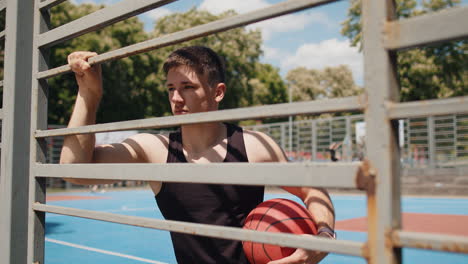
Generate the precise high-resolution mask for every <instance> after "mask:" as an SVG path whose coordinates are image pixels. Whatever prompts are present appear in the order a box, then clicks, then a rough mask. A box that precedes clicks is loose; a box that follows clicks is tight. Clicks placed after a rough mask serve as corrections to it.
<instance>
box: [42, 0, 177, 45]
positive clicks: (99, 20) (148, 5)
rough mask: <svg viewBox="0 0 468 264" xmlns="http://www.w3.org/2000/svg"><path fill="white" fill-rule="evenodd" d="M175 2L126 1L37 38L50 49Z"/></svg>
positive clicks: (157, 0) (152, 0)
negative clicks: (55, 45)
mask: <svg viewBox="0 0 468 264" xmlns="http://www.w3.org/2000/svg"><path fill="white" fill-rule="evenodd" d="M174 1H175V0H125V1H121V2H118V3H116V4H114V5H111V6H109V7H105V8H103V9H101V10H98V11H96V12H94V13H91V14H89V15H87V16H84V17H81V18H79V19H76V20H74V21H72V22H69V23H67V24H65V25H62V26H60V27H57V28H55V29H52V30H50V31H47V32H45V33H43V34H40V35H39V36H38V37H37V41H38V42H37V43H38V44H37V45H38V46H39V47H44V48H45V47H50V46H52V45H54V44H57V43H60V42H63V41H66V40H69V39H72V38H75V37H78V36H81V35H83V34H86V33H88V32H92V31H95V30H98V29H101V28H104V27H106V26H108V25H111V24H114V23H117V22H119V21H122V20H125V19H127V18H129V17H132V16H135V15H138V14H141V13H144V12H146V11H148V10H151V9H154V8H157V7H160V6H163V5H166V4H168V3H171V2H174Z"/></svg>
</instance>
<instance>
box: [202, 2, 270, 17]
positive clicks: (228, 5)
mask: <svg viewBox="0 0 468 264" xmlns="http://www.w3.org/2000/svg"><path fill="white" fill-rule="evenodd" d="M269 5H270V4H269V3H268V2H267V1H265V0H249V1H239V0H223V1H220V0H204V1H203V2H202V3H201V4H200V7H199V8H200V9H202V10H206V11H209V12H210V13H213V14H220V13H222V12H224V11H227V10H231V9H232V10H235V11H236V12H237V13H240V14H242V13H246V12H249V11H253V10H256V9H259V8H264V7H267V6H269Z"/></svg>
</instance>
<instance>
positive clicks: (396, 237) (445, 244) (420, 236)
mask: <svg viewBox="0 0 468 264" xmlns="http://www.w3.org/2000/svg"><path fill="white" fill-rule="evenodd" d="M392 240H393V243H394V246H397V247H410V248H420V249H431V250H438V251H446V252H454V253H468V237H465V236H453V235H443V234H427V233H419V232H407V231H394V232H393V233H392Z"/></svg>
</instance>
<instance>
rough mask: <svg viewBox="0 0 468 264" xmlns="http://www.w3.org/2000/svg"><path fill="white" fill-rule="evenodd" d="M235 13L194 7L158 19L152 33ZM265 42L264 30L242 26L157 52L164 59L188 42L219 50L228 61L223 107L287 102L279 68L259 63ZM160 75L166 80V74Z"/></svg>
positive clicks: (157, 35) (163, 32) (199, 23)
mask: <svg viewBox="0 0 468 264" xmlns="http://www.w3.org/2000/svg"><path fill="white" fill-rule="evenodd" d="M234 15H236V13H235V12H234V11H227V12H224V13H222V14H220V15H213V14H210V13H209V12H207V11H200V10H196V9H191V10H189V11H187V12H185V13H176V14H172V15H170V16H166V17H163V18H162V19H160V20H158V22H157V23H156V25H155V28H154V31H153V33H152V35H153V37H159V36H163V35H166V34H170V33H173V32H176V31H180V30H184V29H187V28H191V27H194V26H197V25H201V24H205V23H209V22H212V21H215V20H219V19H223V18H226V17H230V16H234ZM261 43H262V38H261V33H260V31H258V30H247V29H245V28H244V27H240V28H235V29H231V30H229V31H226V32H221V33H217V34H213V35H209V36H205V37H201V38H197V39H195V40H191V41H188V42H185V43H182V44H177V45H174V46H171V47H167V48H163V49H159V50H157V51H156V52H154V54H156V56H157V57H159V58H160V59H161V61H163V60H164V59H165V58H166V57H167V56H168V55H169V54H170V53H171V52H172V51H173V50H175V49H177V48H179V47H182V46H187V45H204V46H208V47H210V48H212V49H213V50H214V51H216V52H217V53H218V54H219V55H221V56H222V57H223V58H224V61H225V64H226V85H227V87H228V90H227V94H226V97H225V98H224V99H223V102H222V105H221V107H222V108H237V107H244V106H251V105H255V104H271V103H278V102H285V101H286V89H285V85H284V83H283V81H282V79H281V77H280V76H279V73H278V70H277V69H274V68H273V67H272V66H271V65H267V64H261V63H259V58H260V56H261V55H262V50H261ZM155 78H156V77H155ZM159 79H160V80H163V77H162V76H161V77H159ZM161 87H163V86H161Z"/></svg>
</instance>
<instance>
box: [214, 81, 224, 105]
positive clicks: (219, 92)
mask: <svg viewBox="0 0 468 264" xmlns="http://www.w3.org/2000/svg"><path fill="white" fill-rule="evenodd" d="M225 94H226V85H225V84H224V83H218V85H216V91H215V100H216V102H217V103H219V102H221V100H223V98H224V95H225Z"/></svg>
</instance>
